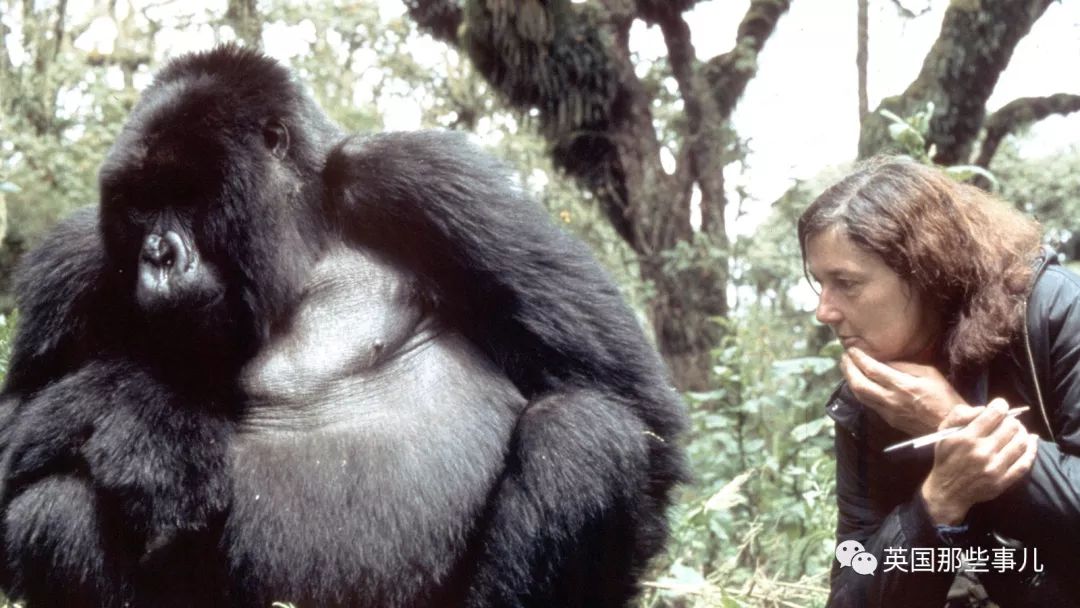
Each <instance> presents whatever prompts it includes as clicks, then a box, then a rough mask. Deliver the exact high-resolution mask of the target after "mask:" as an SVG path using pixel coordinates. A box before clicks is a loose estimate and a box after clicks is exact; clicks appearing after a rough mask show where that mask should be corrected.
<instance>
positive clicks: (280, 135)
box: [263, 118, 289, 158]
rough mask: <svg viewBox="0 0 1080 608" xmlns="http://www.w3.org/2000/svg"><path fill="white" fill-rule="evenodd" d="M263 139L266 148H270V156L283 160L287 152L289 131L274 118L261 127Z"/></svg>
mask: <svg viewBox="0 0 1080 608" xmlns="http://www.w3.org/2000/svg"><path fill="white" fill-rule="evenodd" d="M263 139H264V140H265V141H266V147H267V148H270V153H271V154H273V155H274V156H276V157H277V158H285V154H286V153H287V152H288V151H289V130H288V129H287V128H285V125H283V124H281V121H280V120H277V119H276V118H275V119H272V120H270V121H268V122H267V123H266V126H264V127H263Z"/></svg>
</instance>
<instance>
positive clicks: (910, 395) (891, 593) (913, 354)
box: [798, 158, 1080, 608]
mask: <svg viewBox="0 0 1080 608" xmlns="http://www.w3.org/2000/svg"><path fill="white" fill-rule="evenodd" d="M798 231H799V243H800V246H801V248H802V254H803V261H804V264H805V267H806V270H807V272H808V274H809V276H810V277H811V280H812V281H813V282H814V283H815V284H816V285H817V287H818V289H819V292H818V293H819V296H820V300H819V303H818V307H817V318H818V320H819V321H821V322H822V323H825V324H827V325H829V327H830V328H831V329H832V330H833V331H834V332H835V334H836V335H837V337H838V338H839V339H840V340H841V342H842V344H843V346H844V348H845V353H844V355H843V357H842V359H841V371H842V372H843V376H844V380H845V381H844V383H842V384H841V386H840V388H839V389H837V391H836V392H835V393H834V394H833V396H832V398H831V399H830V401H829V403H828V405H827V412H828V414H829V415H830V416H831V417H832V418H833V419H834V420H835V422H836V455H837V501H838V506H839V511H840V513H839V523H838V527H837V542H838V543H840V542H843V541H857V542H858V543H859V544H858V545H852V544H851V543H848V544H847V545H845V546H846V547H851V546H856V547H861V548H864V549H865V551H867V552H868V553H870V554H872V555H874V556H875V557H876V560H877V564H878V567H877V568H876V571H875V572H874V573H873V574H860V573H859V572H857V571H855V569H854V568H851V567H843V566H842V565H841V564H840V563H839V561H838V562H836V563H834V567H833V573H832V585H831V593H830V598H829V605H830V606H905V607H915V606H933V607H935V608H936V607H940V606H943V605H944V604H945V602H946V599H947V596H948V595H949V590H950V587H951V586H952V585H953V583H954V580H955V579H956V573H957V572H958V571H959V570H960V569H961V568H960V559H959V558H960V557H961V555H963V556H964V557H967V558H970V559H968V560H967V562H968V568H969V571H974V572H977V573H978V574H977V576H978V578H979V580H980V581H981V583H982V585H983V587H985V592H988V593H989V595H990V599H992V600H993V601H994V602H995V603H997V604H998V605H1000V606H1002V607H1008V608H1011V607H1013V606H1072V605H1076V604H1075V602H1076V600H1077V598H1080V584H1078V580H1080V577H1078V576H1075V575H1073V571H1074V570H1076V566H1078V565H1080V558H1078V557H1077V556H1080V456H1078V455H1080V277H1077V276H1075V275H1073V274H1072V273H1069V272H1068V271H1066V270H1064V269H1062V268H1061V267H1060V266H1058V265H1056V264H1055V263H1053V261H1052V260H1051V257H1052V256H1048V255H1045V254H1044V253H1043V252H1042V251H1041V250H1040V246H1039V243H1040V236H1041V235H1040V229H1039V227H1038V225H1037V224H1036V223H1035V222H1033V221H1032V220H1030V219H1028V218H1026V217H1025V216H1024V215H1023V214H1021V213H1019V212H1018V211H1016V210H1015V209H1013V208H1011V207H1010V206H1008V205H1006V204H1005V203H1003V202H1001V201H998V200H996V199H994V198H993V197H991V196H989V195H987V194H986V193H984V192H982V191H981V190H979V189H977V188H974V187H971V186H966V185H963V184H959V183H956V182H954V181H952V180H951V179H950V178H949V177H947V176H946V175H944V174H942V173H940V172H939V171H937V170H935V169H932V168H929V167H925V166H922V165H919V164H917V163H914V162H911V161H908V160H902V159H896V158H883V159H875V160H873V161H870V162H868V163H866V164H864V165H862V166H861V167H860V168H859V169H858V170H856V171H855V172H854V173H852V174H851V175H849V176H848V177H846V178H844V179H843V180H842V181H840V182H839V183H837V184H835V185H833V186H832V187H830V188H829V189H828V190H826V191H825V192H824V193H823V194H822V195H821V196H820V197H818V199H817V200H815V201H814V202H813V203H812V204H811V205H810V207H808V208H807V210H806V211H805V212H804V213H803V215H802V217H801V218H800V219H799V226H798ZM1020 405H1030V410H1029V411H1027V412H1026V413H1024V414H1023V415H1020V416H1017V417H1012V416H1009V415H1007V413H1006V412H1007V411H1008V409H1009V407H1010V406H1012V407H1017V406H1020ZM947 427H962V430H961V431H960V432H957V433H955V434H953V435H951V436H949V437H947V438H946V439H944V440H942V441H940V442H938V443H937V444H936V445H934V446H933V447H922V448H911V447H908V448H901V449H899V450H894V451H890V452H888V453H886V452H884V451H883V450H884V448H885V447H887V446H889V445H891V444H894V443H897V442H900V441H903V440H905V439H908V438H911V437H913V436H919V435H923V434H927V433H930V432H933V431H935V430H937V429H939V428H947ZM1010 560H1011V562H1010ZM1022 561H1023V564H1022V563H1021V562H1022ZM862 570H863V571H865V570H866V569H865V568H862ZM964 578H965V579H966V578H970V574H968V575H965V577H964ZM972 589H974V591H975V592H978V593H984V591H983V589H982V588H981V587H978V586H975V587H973V588H972ZM954 593H955V590H954Z"/></svg>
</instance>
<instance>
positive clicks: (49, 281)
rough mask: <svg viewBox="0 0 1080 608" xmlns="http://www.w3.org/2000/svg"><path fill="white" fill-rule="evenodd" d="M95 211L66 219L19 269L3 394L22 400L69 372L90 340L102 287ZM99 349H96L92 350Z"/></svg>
mask: <svg viewBox="0 0 1080 608" xmlns="http://www.w3.org/2000/svg"><path fill="white" fill-rule="evenodd" d="M97 218H98V215H97V209H96V208H93V207H87V208H84V209H80V210H78V211H76V212H75V213H73V214H71V215H70V216H68V217H67V218H66V219H64V220H63V221H62V222H60V223H59V224H57V226H56V227H55V228H54V229H52V230H51V231H50V232H49V233H48V234H47V235H46V236H45V238H44V240H43V242H42V243H41V244H40V245H38V246H37V247H35V248H34V249H33V250H31V251H30V252H29V253H27V254H26V256H25V257H24V258H23V260H22V261H21V263H20V264H19V267H18V271H17V273H16V275H15V293H16V294H18V299H17V301H16V306H17V308H18V311H19V321H18V323H19V331H18V332H16V334H15V343H14V344H13V345H12V349H11V358H10V360H9V362H8V373H7V379H6V380H5V385H4V395H5V396H12V395H25V394H28V393H30V392H33V391H35V390H37V389H39V388H41V387H42V386H44V385H45V384H47V383H48V382H50V381H52V380H55V379H56V378H59V377H63V376H64V375H65V374H67V373H70V372H72V371H74V370H75V369H76V368H77V367H78V366H79V364H80V363H81V362H82V361H84V360H85V359H86V358H87V356H88V354H89V353H88V351H89V350H90V349H93V348H95V347H94V346H91V345H92V344H94V342H95V340H94V339H92V338H91V336H90V333H91V332H92V331H93V332H96V331H98V329H99V328H97V327H92V326H91V321H92V319H93V317H92V315H91V310H92V309H93V308H94V307H95V306H98V304H97V303H98V302H99V301H100V298H101V295H102V292H103V290H105V289H106V288H107V287H106V282H105V281H104V277H105V275H104V273H105V254H104V251H103V248H102V246H101V237H100V234H99V232H98V219H97ZM98 346H100V345H98Z"/></svg>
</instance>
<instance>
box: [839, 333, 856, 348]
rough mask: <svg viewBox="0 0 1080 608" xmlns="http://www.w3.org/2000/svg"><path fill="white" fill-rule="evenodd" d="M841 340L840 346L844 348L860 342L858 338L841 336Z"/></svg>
mask: <svg viewBox="0 0 1080 608" xmlns="http://www.w3.org/2000/svg"><path fill="white" fill-rule="evenodd" d="M839 338H840V344H842V345H843V346H844V348H849V347H851V346H854V344H855V342H857V341H858V340H859V338H858V336H839Z"/></svg>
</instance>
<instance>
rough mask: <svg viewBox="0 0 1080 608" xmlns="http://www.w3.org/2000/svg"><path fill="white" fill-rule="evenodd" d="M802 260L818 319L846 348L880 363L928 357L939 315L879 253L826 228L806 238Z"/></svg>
mask: <svg viewBox="0 0 1080 608" xmlns="http://www.w3.org/2000/svg"><path fill="white" fill-rule="evenodd" d="M806 263H807V266H808V267H809V270H810V276H812V277H813V278H814V280H815V281H816V282H817V283H818V287H819V289H820V295H819V299H818V306H817V313H816V316H817V319H818V321H821V322H822V323H824V324H826V325H828V326H829V327H830V328H832V330H833V333H835V334H836V337H837V338H839V339H840V342H841V344H843V345H844V348H845V349H846V348H851V347H853V346H854V347H858V348H859V349H861V350H862V351H863V352H865V353H866V354H868V355H870V356H871V357H873V358H875V359H877V360H878V361H913V360H919V359H925V358H926V355H927V353H928V352H929V350H930V349H929V347H930V346H931V345H932V344H933V343H934V341H935V339H936V337H937V333H938V329H939V327H940V323H939V320H938V318H937V315H935V314H932V312H931V311H930V310H929V308H928V307H927V306H924V305H923V301H922V298H921V297H920V295H919V294H918V293H916V292H915V290H914V289H911V287H910V286H909V285H908V283H907V281H905V280H904V279H902V278H900V275H898V274H896V273H895V272H893V271H892V269H891V268H889V267H888V266H886V265H885V261H884V260H883V259H881V257H880V256H878V255H877V254H875V253H873V252H870V251H867V250H866V249H863V248H861V247H859V246H858V245H856V244H855V243H853V242H852V241H851V239H849V238H848V237H847V235H845V234H844V232H843V231H842V230H840V229H839V228H830V229H828V230H826V231H825V232H822V233H821V234H818V235H816V236H814V237H811V238H810V239H809V240H808V241H807V243H806Z"/></svg>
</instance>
